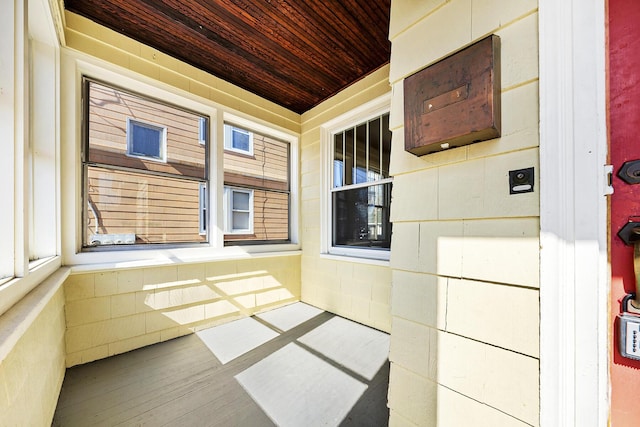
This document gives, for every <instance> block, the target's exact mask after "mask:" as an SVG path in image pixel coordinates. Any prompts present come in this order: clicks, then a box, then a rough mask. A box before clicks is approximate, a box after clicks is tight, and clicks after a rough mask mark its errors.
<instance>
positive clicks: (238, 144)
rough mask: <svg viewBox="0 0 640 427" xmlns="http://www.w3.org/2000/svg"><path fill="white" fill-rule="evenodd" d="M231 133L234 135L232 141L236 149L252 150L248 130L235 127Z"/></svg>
mask: <svg viewBox="0 0 640 427" xmlns="http://www.w3.org/2000/svg"><path fill="white" fill-rule="evenodd" d="M231 134H232V135H233V136H232V142H231V145H232V147H233V148H235V149H236V150H242V151H250V147H249V133H248V132H245V131H242V130H240V129H233V132H232V133H231Z"/></svg>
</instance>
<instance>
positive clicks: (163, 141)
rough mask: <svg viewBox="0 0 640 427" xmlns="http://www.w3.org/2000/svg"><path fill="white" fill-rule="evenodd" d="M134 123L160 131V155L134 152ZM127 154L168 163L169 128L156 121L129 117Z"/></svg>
mask: <svg viewBox="0 0 640 427" xmlns="http://www.w3.org/2000/svg"><path fill="white" fill-rule="evenodd" d="M136 96H138V95H136ZM133 125H137V126H140V127H144V128H147V129H153V130H157V131H160V157H152V156H145V155H141V154H136V153H134V152H133V128H132V126H133ZM127 156H129V157H136V158H138V159H145V160H150V161H152V162H162V163H167V128H166V127H165V126H161V125H158V124H155V123H149V122H145V121H144V120H139V119H134V118H132V117H127Z"/></svg>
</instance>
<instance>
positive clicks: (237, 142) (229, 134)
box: [224, 124, 253, 156]
mask: <svg viewBox="0 0 640 427" xmlns="http://www.w3.org/2000/svg"><path fill="white" fill-rule="evenodd" d="M224 148H225V150H231V151H236V152H238V153H243V154H247V155H250V156H252V155H253V132H251V131H248V130H245V129H242V128H239V127H236V126H233V125H230V124H225V125H224Z"/></svg>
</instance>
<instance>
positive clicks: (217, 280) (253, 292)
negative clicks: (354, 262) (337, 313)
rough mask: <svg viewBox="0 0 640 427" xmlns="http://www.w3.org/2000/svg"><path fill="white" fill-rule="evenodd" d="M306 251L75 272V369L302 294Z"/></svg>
mask: <svg viewBox="0 0 640 427" xmlns="http://www.w3.org/2000/svg"><path fill="white" fill-rule="evenodd" d="M299 260H300V258H299V256H295V255H292V256H278V257H271V258H269V257H263V258H255V259H249V260H247V259H244V260H237V261H220V262H210V263H203V264H180V265H174V266H163V267H152V268H141V269H128V270H115V271H114V270H110V271H104V272H96V273H84V274H75V275H72V276H70V277H69V278H68V279H67V281H66V282H65V285H64V286H65V296H66V307H65V311H66V322H67V336H66V347H67V366H73V365H76V364H80V363H86V362H89V361H92V360H96V359H101V358H104V357H108V356H111V355H114V354H119V353H123V352H126V351H129V350H132V349H135V348H139V347H143V346H145V345H150V344H153V343H157V342H161V341H166V340H169V339H171V338H175V337H178V336H181V335H186V334H189V333H192V332H195V331H198V330H201V329H203V328H206V327H210V326H213V325H216V324H220V323H224V322H227V321H229V320H233V319H238V318H241V317H247V316H250V315H252V314H255V313H257V312H259V311H263V310H266V309H269V308H273V307H277V306H281V305H285V304H289V303H292V302H295V301H298V300H299V298H300V264H299Z"/></svg>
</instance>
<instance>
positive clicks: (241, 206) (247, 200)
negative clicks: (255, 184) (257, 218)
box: [224, 187, 253, 234]
mask: <svg viewBox="0 0 640 427" xmlns="http://www.w3.org/2000/svg"><path fill="white" fill-rule="evenodd" d="M224 191H225V212H226V213H227V215H226V217H225V226H224V229H225V233H234V234H252V233H253V190H241V189H238V188H230V187H225V189H224Z"/></svg>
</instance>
